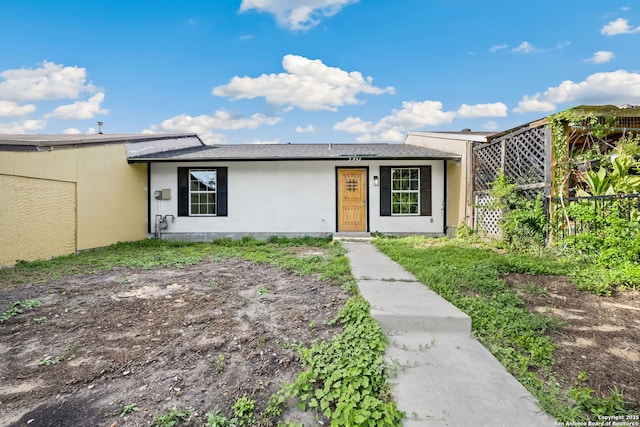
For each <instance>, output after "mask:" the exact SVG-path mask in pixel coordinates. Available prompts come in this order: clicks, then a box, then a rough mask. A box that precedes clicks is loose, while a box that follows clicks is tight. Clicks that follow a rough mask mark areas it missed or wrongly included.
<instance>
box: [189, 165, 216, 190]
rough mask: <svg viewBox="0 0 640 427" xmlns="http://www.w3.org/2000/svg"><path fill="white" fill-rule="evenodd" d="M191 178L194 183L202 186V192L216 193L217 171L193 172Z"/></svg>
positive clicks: (200, 187) (200, 188)
mask: <svg viewBox="0 0 640 427" xmlns="http://www.w3.org/2000/svg"><path fill="white" fill-rule="evenodd" d="M191 177H192V179H193V180H194V181H196V182H198V183H199V184H200V185H199V190H200V191H216V171H215V170H192V171H191ZM192 189H193V187H192Z"/></svg>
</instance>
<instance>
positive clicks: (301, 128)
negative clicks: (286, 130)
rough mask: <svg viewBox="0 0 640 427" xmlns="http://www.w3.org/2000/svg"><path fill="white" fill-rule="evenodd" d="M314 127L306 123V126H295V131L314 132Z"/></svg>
mask: <svg viewBox="0 0 640 427" xmlns="http://www.w3.org/2000/svg"><path fill="white" fill-rule="evenodd" d="M315 131H316V128H314V127H313V125H311V124H310V125H307V126H304V127H302V126H297V127H296V132H297V133H305V132H315Z"/></svg>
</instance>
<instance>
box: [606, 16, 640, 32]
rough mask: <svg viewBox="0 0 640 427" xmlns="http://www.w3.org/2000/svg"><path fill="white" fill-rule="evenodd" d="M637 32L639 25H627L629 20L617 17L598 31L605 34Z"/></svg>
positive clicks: (639, 28) (639, 29) (639, 30)
mask: <svg viewBox="0 0 640 427" xmlns="http://www.w3.org/2000/svg"><path fill="white" fill-rule="evenodd" d="M637 32H640V27H635V28H634V27H631V26H630V25H629V20H628V19H624V18H618V19H616V20H615V21H611V22H609V23H608V24H607V25H605V26H604V27H602V29H601V30H600V33H601V34H604V35H605V36H615V35H618V34H633V33H637Z"/></svg>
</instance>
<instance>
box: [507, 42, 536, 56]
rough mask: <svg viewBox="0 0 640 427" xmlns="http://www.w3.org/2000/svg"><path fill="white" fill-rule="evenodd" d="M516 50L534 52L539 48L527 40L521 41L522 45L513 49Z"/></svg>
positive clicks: (518, 51)
mask: <svg viewBox="0 0 640 427" xmlns="http://www.w3.org/2000/svg"><path fill="white" fill-rule="evenodd" d="M512 50H513V51H514V52H517V53H524V54H527V53H533V52H537V51H538V49H536V48H535V47H533V45H532V44H531V43H529V42H527V41H524V42H522V43H520V45H519V46H518V47H516V48H514V49H512Z"/></svg>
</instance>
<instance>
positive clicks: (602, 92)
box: [514, 70, 640, 113]
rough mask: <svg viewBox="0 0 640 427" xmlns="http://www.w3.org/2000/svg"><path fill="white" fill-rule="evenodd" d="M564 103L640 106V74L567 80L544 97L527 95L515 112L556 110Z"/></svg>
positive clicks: (622, 73) (616, 74) (607, 75)
mask: <svg viewBox="0 0 640 427" xmlns="http://www.w3.org/2000/svg"><path fill="white" fill-rule="evenodd" d="M562 103H572V104H613V105H623V104H640V74H638V73H631V72H628V71H625V70H618V71H612V72H604V73H596V74H592V75H590V76H589V77H587V78H586V79H585V80H584V81H582V82H579V83H575V82H573V81H571V80H565V81H563V82H562V83H560V84H559V85H558V86H556V87H550V88H548V89H547V90H546V91H545V92H544V93H543V94H540V93H537V94H535V95H533V96H532V97H529V96H526V95H525V96H524V97H523V99H522V100H521V101H520V103H519V104H518V108H515V109H514V111H517V112H520V113H524V112H529V111H553V110H555V109H556V105H557V104H562Z"/></svg>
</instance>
